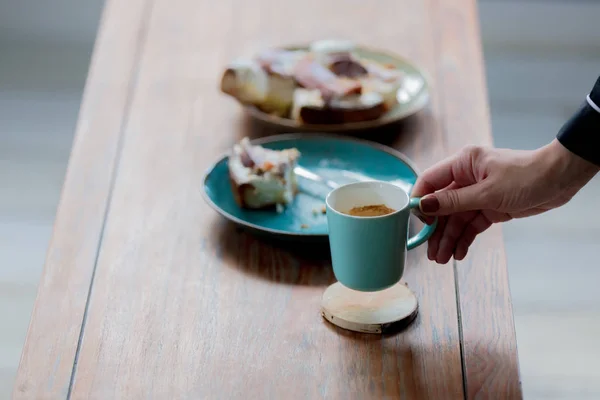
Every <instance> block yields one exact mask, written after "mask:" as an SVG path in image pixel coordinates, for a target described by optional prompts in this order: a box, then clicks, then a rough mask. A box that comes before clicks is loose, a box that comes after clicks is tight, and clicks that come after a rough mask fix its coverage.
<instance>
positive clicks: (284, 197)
mask: <svg viewBox="0 0 600 400" xmlns="http://www.w3.org/2000/svg"><path fill="white" fill-rule="evenodd" d="M299 157H300V152H299V151H298V150H297V149H295V148H291V149H285V150H281V151H277V150H271V149H266V148H264V147H261V146H258V145H253V144H251V143H250V141H249V140H248V138H244V139H242V140H241V141H240V142H239V143H237V144H236V145H235V146H234V147H233V150H232V152H231V155H230V156H229V160H228V168H229V180H230V183H231V190H232V192H233V197H234V198H235V201H236V203H237V204H238V205H239V206H240V207H241V208H247V209H263V208H270V207H277V208H278V209H279V207H281V206H283V205H287V204H289V203H291V202H292V201H293V200H294V197H295V195H296V193H297V191H298V185H297V181H296V174H295V172H294V167H295V166H296V164H297V161H298V158H299Z"/></svg>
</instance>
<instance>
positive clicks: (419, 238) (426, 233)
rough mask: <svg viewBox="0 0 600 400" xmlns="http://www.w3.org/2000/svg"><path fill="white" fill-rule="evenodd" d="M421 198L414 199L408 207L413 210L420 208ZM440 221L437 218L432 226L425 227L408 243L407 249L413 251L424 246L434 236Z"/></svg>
mask: <svg viewBox="0 0 600 400" xmlns="http://www.w3.org/2000/svg"><path fill="white" fill-rule="evenodd" d="M420 201H421V198H420V197H412V198H411V199H410V202H409V203H408V207H409V208H410V209H411V210H412V209H413V208H419V202H420ZM437 223H438V219H437V217H435V219H434V220H433V223H432V224H431V225H425V226H424V227H423V229H421V231H420V232H419V233H417V234H416V235H414V236H413V237H411V238H410V239H408V241H407V242H406V249H407V250H412V249H414V248H415V247H417V246H420V245H422V244H423V243H425V242H426V241H427V239H429V238H430V237H431V235H433V232H435V228H436V227H437Z"/></svg>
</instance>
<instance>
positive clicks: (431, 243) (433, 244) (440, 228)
mask: <svg viewBox="0 0 600 400" xmlns="http://www.w3.org/2000/svg"><path fill="white" fill-rule="evenodd" d="M447 219H448V218H447V217H440V218H438V224H437V228H436V229H435V232H433V235H431V237H430V238H429V240H428V241H427V258H428V259H429V260H431V261H435V258H436V256H437V252H438V248H439V245H440V239H441V238H442V234H443V233H444V228H445V227H446V220H447Z"/></svg>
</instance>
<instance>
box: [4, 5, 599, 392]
mask: <svg viewBox="0 0 600 400" xmlns="http://www.w3.org/2000/svg"><path fill="white" fill-rule="evenodd" d="M102 6H103V2H102V0H94V1H86V2H82V1H77V0H53V1H51V2H42V1H39V0H38V1H35V0H19V1H11V0H0V327H1V328H0V399H5V398H9V397H10V394H11V393H12V386H13V381H14V377H15V374H16V370H17V366H18V363H19V358H20V354H21V348H22V346H23V341H24V339H25V334H26V331H27V327H28V323H29V317H30V314H31V310H32V307H33V303H34V300H35V295H36V291H37V285H38V282H39V279H40V274H41V271H42V267H43V264H44V257H45V252H46V248H47V246H48V242H49V239H50V235H51V231H52V224H53V221H54V216H55V211H56V207H57V204H58V200H59V195H60V190H61V186H62V182H63V177H64V174H65V170H66V167H67V162H68V158H69V152H70V148H71V141H72V139H73V134H74V129H75V124H76V120H77V114H78V110H79V103H80V101H81V96H82V92H83V88H84V84H85V79H86V75H87V69H88V65H89V60H90V56H91V53H92V49H93V44H94V38H95V35H96V29H97V26H98V21H99V18H100V13H101V10H102ZM479 11H480V21H481V30H482V37H483V44H484V52H485V61H486V68H487V81H488V88H489V97H490V105H491V114H492V126H493V132H494V141H495V144H496V146H499V147H510V148H519V149H533V148H536V147H538V146H541V145H543V144H545V143H547V142H549V141H551V140H552V139H553V137H554V135H555V134H556V132H557V130H558V129H559V128H560V126H561V125H562V123H563V122H564V121H565V120H566V119H567V118H568V117H569V116H570V115H571V114H572V113H573V112H574V111H575V110H576V109H577V108H578V106H579V105H580V104H581V102H582V101H583V99H584V97H585V95H586V94H587V93H588V92H589V90H590V89H591V87H592V85H593V83H594V81H595V79H596V78H597V77H598V75H600V40H598V38H599V35H598V28H595V27H594V25H595V24H596V23H597V21H598V16H600V2H597V1H582V0H565V1H560V0H480V2H479ZM598 199H600V176H598V177H596V179H595V180H594V181H593V182H592V183H591V184H590V185H588V186H587V187H586V188H585V189H584V190H583V191H582V192H581V193H580V194H579V195H578V196H576V198H575V199H574V200H573V201H572V202H571V203H569V204H568V205H566V206H565V207H563V208H561V209H559V210H555V211H553V212H550V213H547V214H545V215H542V216H539V217H536V218H530V219H526V220H520V221H513V222H510V223H507V224H505V226H504V234H505V240H506V247H507V257H508V267H509V273H510V283H511V290H512V295H513V304H514V311H515V319H516V325H517V340H518V346H519V357H520V362H521V373H522V379H523V388H524V393H525V398H526V399H599V398H600V346H599V345H598V344H597V340H598V338H600V308H599V307H598V305H599V304H600V290H599V289H598V287H597V285H598V282H600V261H599V255H600V211H599V209H598V205H599V204H600V201H599V200H598Z"/></svg>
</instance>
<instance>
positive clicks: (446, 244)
mask: <svg viewBox="0 0 600 400" xmlns="http://www.w3.org/2000/svg"><path fill="white" fill-rule="evenodd" d="M476 215H477V212H467V213H460V214H453V215H451V216H450V217H448V222H447V223H446V228H445V229H444V234H443V235H442V238H441V240H440V245H439V248H438V253H437V256H436V259H435V260H436V262H438V263H439V264H446V263H447V262H448V261H450V258H451V257H452V255H453V254H454V249H456V245H457V243H458V239H459V238H460V237H461V235H462V234H463V232H464V230H465V227H466V226H467V225H468V224H469V223H470V222H471V221H472V220H473V218H475V216H476Z"/></svg>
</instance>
